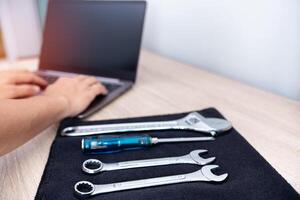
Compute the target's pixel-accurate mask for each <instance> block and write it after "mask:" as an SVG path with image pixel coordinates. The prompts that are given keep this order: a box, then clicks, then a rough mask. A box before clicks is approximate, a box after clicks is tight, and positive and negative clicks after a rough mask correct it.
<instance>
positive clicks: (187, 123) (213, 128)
mask: <svg viewBox="0 0 300 200" xmlns="http://www.w3.org/2000/svg"><path fill="white" fill-rule="evenodd" d="M178 125H179V126H180V127H182V128H183V129H189V130H193V131H200V132H205V133H210V134H211V135H212V136H215V135H216V134H217V133H221V132H224V131H227V130H229V129H231V127H232V125H231V123H230V122H229V121H227V120H225V119H219V118H205V117H203V116H202V115H200V114H199V113H197V112H192V113H190V114H188V115H187V116H185V117H184V118H182V119H180V120H179V122H178Z"/></svg>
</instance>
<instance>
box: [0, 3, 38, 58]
mask: <svg viewBox="0 0 300 200" xmlns="http://www.w3.org/2000/svg"><path fill="white" fill-rule="evenodd" d="M36 2H37V0H0V19H1V27H2V29H3V34H4V36H3V37H4V42H5V50H6V52H7V54H8V57H9V59H11V60H13V59H17V58H22V57H30V56H36V55H38V54H39V50H40V46H41V27H40V24H41V23H40V19H39V17H38V12H37V11H38V10H37V4H36Z"/></svg>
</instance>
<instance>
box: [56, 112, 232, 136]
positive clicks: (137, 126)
mask: <svg viewBox="0 0 300 200" xmlns="http://www.w3.org/2000/svg"><path fill="white" fill-rule="evenodd" d="M231 127H232V126H231V123H230V122H229V121H227V120H225V119H219V118H206V117H203V116H202V115H200V114H199V113H197V112H192V113H190V114H188V115H187V116H185V117H183V118H181V119H178V120H172V121H158V122H136V123H119V124H104V125H87V126H70V127H66V128H64V129H63V130H62V132H61V135H62V136H87V135H96V134H107V133H124V132H135V131H153V130H172V129H179V130H193V131H199V132H203V133H209V134H210V135H212V136H215V135H216V134H217V133H221V132H224V131H227V130H229V129H231Z"/></svg>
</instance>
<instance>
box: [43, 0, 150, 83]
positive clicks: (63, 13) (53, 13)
mask: <svg viewBox="0 0 300 200" xmlns="http://www.w3.org/2000/svg"><path fill="white" fill-rule="evenodd" d="M145 7H146V2H144V1H83V0H80V1H78V0H50V1H49V4H48V11H47V18H46V23H45V28H44V39H43V45H42V52H41V57H40V64H39V65H40V66H39V69H41V70H54V71H63V72H73V73H80V74H89V75H95V76H103V77H110V78H118V79H125V80H131V81H135V78H136V71H137V65H138V59H139V53H140V46H141V38H142V32H143V24H144V15H145Z"/></svg>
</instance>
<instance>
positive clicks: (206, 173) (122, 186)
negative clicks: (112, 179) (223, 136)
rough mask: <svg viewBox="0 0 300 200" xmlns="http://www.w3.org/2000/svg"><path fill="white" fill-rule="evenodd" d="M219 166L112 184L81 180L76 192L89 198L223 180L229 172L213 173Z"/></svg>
mask: <svg viewBox="0 0 300 200" xmlns="http://www.w3.org/2000/svg"><path fill="white" fill-rule="evenodd" d="M217 167H219V166H218V165H206V166H203V167H202V168H201V169H200V170H198V171H196V172H193V173H189V174H181V175H174V176H165V177H158V178H150V179H141V180H135V181H126V182H117V183H111V184H101V185H95V184H93V183H91V182H89V181H80V182H77V183H76V184H75V185H74V190H75V194H76V195H77V197H79V198H89V197H91V196H94V195H98V194H104V193H109V192H117V191H122V190H132V189H138V188H145V187H153V186H160V185H168V184H176V183H185V182H196V181H212V182H222V181H224V180H225V179H226V178H227V176H228V174H227V173H225V174H222V175H215V174H213V173H212V171H211V170H212V169H214V168H217Z"/></svg>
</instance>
